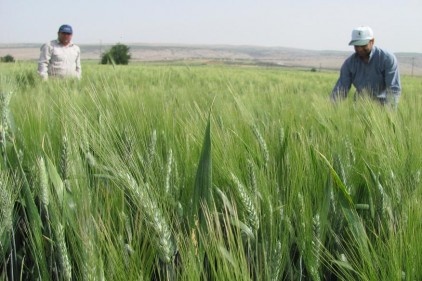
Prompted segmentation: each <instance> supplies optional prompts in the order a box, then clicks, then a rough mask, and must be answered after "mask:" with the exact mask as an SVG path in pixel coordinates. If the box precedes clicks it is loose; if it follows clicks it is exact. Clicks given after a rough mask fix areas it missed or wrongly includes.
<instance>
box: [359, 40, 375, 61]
mask: <svg viewBox="0 0 422 281" xmlns="http://www.w3.org/2000/svg"><path fill="white" fill-rule="evenodd" d="M373 46H374V39H372V40H370V41H369V42H368V44H366V45H364V46H355V52H356V54H358V56H359V57H361V58H367V57H369V54H370V53H371V50H372V47H373Z"/></svg>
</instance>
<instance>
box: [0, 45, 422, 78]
mask: <svg viewBox="0 0 422 281" xmlns="http://www.w3.org/2000/svg"><path fill="white" fill-rule="evenodd" d="M40 46H41V44H20V45H17V44H15V45H13V44H12V45H0V57H2V56H5V55H7V54H11V55H12V56H13V57H15V58H16V59H18V60H37V59H38V56H39V48H40ZM128 46H129V47H130V49H131V54H132V58H133V60H132V61H134V62H136V61H139V62H151V61H164V62H170V61H187V63H190V62H191V61H201V62H203V63H207V64H213V63H226V64H243V65H244V64H247V65H267V66H274V67H293V68H308V69H312V68H313V69H316V70H339V69H340V67H341V64H342V63H343V61H344V59H346V58H347V56H349V55H350V54H351V53H352V52H353V49H350V52H340V51H312V50H301V49H293V48H282V47H259V46H229V45H221V46H218V45H216V46H212V45H170V44H169V45H164V44H163V45H154V44H132V45H131V44H128ZM109 48H111V45H81V51H82V59H83V60H94V61H95V60H99V59H100V57H101V53H103V52H105V51H106V50H107V49H109ZM396 55H397V58H398V61H399V67H400V71H401V74H404V75H414V76H422V54H419V53H397V54H396Z"/></svg>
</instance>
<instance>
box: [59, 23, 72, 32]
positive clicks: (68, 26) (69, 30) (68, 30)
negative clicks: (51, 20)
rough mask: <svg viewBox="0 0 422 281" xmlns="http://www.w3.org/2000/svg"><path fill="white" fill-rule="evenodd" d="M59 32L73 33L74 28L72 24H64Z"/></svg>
mask: <svg viewBox="0 0 422 281" xmlns="http://www.w3.org/2000/svg"><path fill="white" fill-rule="evenodd" d="M59 32H62V33H69V34H72V33H73V30H72V27H71V26H70V25H68V24H63V25H62V26H60V28H59Z"/></svg>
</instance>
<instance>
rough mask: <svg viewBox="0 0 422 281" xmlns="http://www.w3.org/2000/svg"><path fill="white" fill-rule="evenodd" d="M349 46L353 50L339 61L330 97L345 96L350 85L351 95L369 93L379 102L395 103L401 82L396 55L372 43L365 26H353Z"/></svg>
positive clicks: (340, 97) (335, 99)
mask: <svg viewBox="0 0 422 281" xmlns="http://www.w3.org/2000/svg"><path fill="white" fill-rule="evenodd" d="M349 45H351V46H354V48H355V53H354V54H353V55H351V56H350V57H348V58H347V59H346V60H345V62H344V63H343V65H342V67H341V70H340V78H339V79H338V81H337V83H336V85H335V86H334V89H333V91H332V92H331V100H333V101H337V100H339V99H344V98H346V97H347V94H348V92H349V90H350V88H351V86H352V85H353V86H354V87H355V88H356V94H355V98H356V97H359V96H369V97H370V98H372V99H374V100H377V101H379V102H380V103H381V104H387V103H390V104H392V105H393V106H397V104H398V102H399V97H400V93H401V83H400V75H399V69H398V65H397V59H396V57H395V56H394V55H393V54H392V53H389V52H387V51H385V50H382V49H380V48H378V47H376V46H374V34H373V32H372V29H371V28H370V27H368V26H363V27H358V28H355V29H354V30H353V31H352V40H351V41H350V43H349Z"/></svg>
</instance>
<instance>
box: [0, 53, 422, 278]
mask: <svg viewBox="0 0 422 281" xmlns="http://www.w3.org/2000/svg"><path fill="white" fill-rule="evenodd" d="M83 69H84V72H83V78H82V80H81V81H73V80H54V79H51V80H50V81H48V82H43V81H41V80H40V79H39V78H38V77H37V76H36V73H35V71H34V63H33V62H18V63H15V64H2V65H1V68H0V93H1V95H0V97H1V98H0V106H1V107H0V113H1V126H0V129H1V130H0V133H1V134H0V149H1V150H0V152H1V153H0V200H1V202H0V203H1V204H0V279H2V280H17V279H20V278H22V279H23V280H201V278H202V280H420V279H421V278H422V268H421V267H420V265H421V264H422V257H421V255H420V253H421V252H422V240H421V236H420V233H421V231H422V224H421V221H422V209H421V208H420V204H421V199H422V189H421V187H422V182H421V169H422V148H421V146H420V143H421V142H422V135H421V134H420V120H421V119H422V111H421V106H422V83H421V80H420V77H410V76H403V81H402V83H403V89H404V90H403V96H402V99H401V101H400V104H399V107H398V109H397V110H394V109H392V108H389V107H382V106H380V105H378V104H376V103H373V102H371V101H368V100H358V101H356V102H353V99H352V98H350V99H348V100H346V101H344V102H342V103H339V104H336V105H334V104H332V103H331V102H330V101H329V99H328V94H329V92H330V91H331V89H332V86H333V84H334V83H335V81H336V79H337V73H336V72H312V71H310V70H309V69H306V68H305V69H304V70H297V69H296V70H292V69H289V68H279V67H257V66H251V65H250V66H249V67H239V66H233V65H227V64H211V65H210V64H203V63H195V64H190V63H187V62H186V61H182V62H180V61H178V62H177V63H175V64H166V63H163V62H160V63H145V62H144V63H134V64H130V65H129V66H114V67H113V66H111V65H105V66H103V65H98V64H97V63H96V62H94V61H91V62H89V61H84V62H83Z"/></svg>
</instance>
